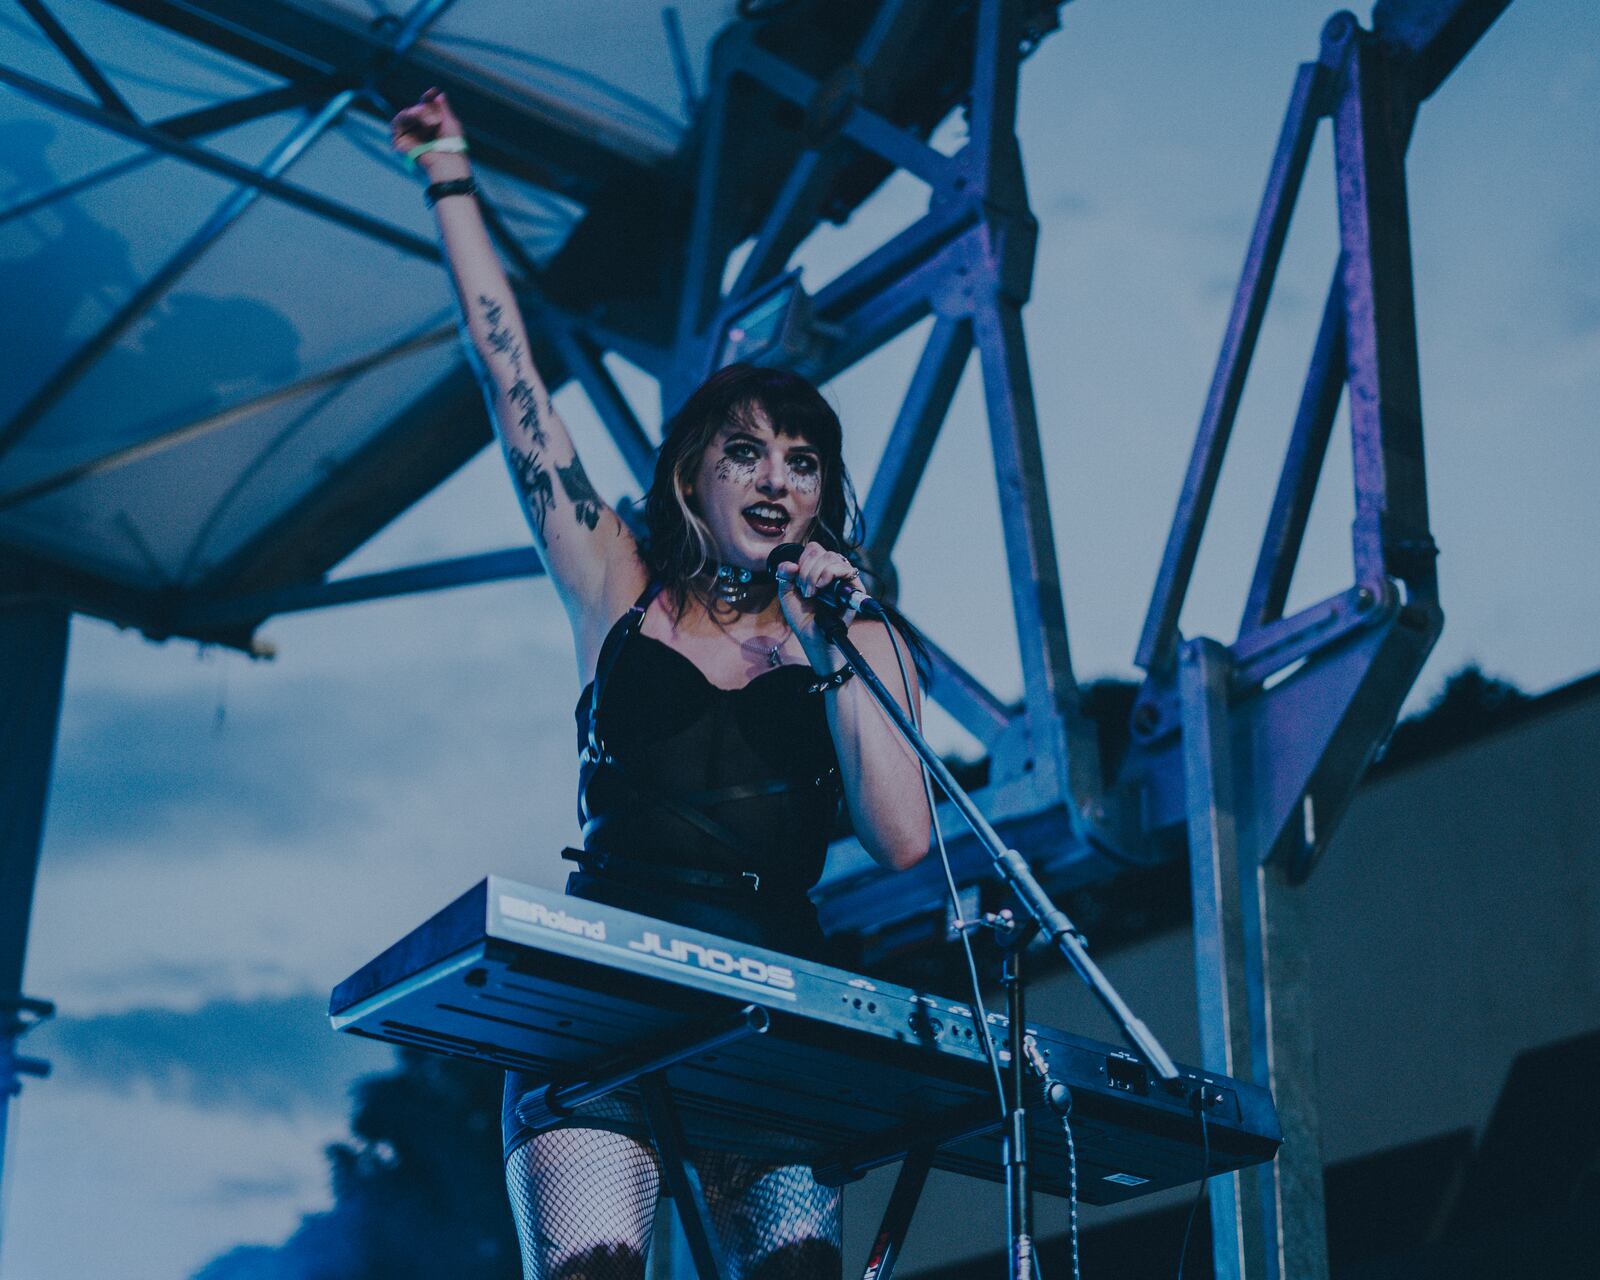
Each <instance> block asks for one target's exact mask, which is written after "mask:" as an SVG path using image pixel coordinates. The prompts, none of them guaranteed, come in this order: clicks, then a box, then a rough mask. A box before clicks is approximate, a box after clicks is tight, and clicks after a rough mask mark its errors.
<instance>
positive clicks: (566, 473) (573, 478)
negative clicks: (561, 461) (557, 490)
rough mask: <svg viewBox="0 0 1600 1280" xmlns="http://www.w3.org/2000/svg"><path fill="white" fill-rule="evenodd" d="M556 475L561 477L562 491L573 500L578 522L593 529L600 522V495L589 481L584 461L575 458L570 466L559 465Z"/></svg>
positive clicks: (573, 508)
mask: <svg viewBox="0 0 1600 1280" xmlns="http://www.w3.org/2000/svg"><path fill="white" fill-rule="evenodd" d="M556 475H558V476H559V477H560V478H561V492H562V493H564V494H566V495H567V498H568V499H569V500H570V501H571V503H572V510H573V513H574V514H575V515H576V516H577V517H578V523H579V524H581V525H587V526H588V527H589V528H591V529H593V528H594V527H595V525H597V524H599V523H600V495H599V494H598V493H596V492H595V491H594V486H593V485H592V484H590V483H589V477H588V475H587V474H586V473H585V472H584V469H583V463H581V462H579V461H578V460H577V459H576V458H574V459H573V460H572V465H571V466H570V467H563V466H560V465H557V467H556Z"/></svg>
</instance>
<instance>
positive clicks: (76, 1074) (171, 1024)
mask: <svg viewBox="0 0 1600 1280" xmlns="http://www.w3.org/2000/svg"><path fill="white" fill-rule="evenodd" d="M30 1047H31V1048H34V1049H36V1050H37V1051H38V1052H40V1053H41V1054H43V1055H44V1056H47V1057H49V1058H50V1059H51V1060H52V1061H53V1062H54V1064H55V1067H56V1071H57V1073H58V1074H59V1075H60V1076H61V1077H62V1079H63V1081H65V1082H68V1083H71V1082H73V1081H76V1082H77V1083H78V1084H79V1085H88V1086H91V1087H98V1088H100V1089H102V1090H109V1091H111V1092H114V1093H123V1094H127V1093H137V1092H139V1091H140V1090H141V1089H148V1090H150V1091H152V1092H153V1093H154V1094H155V1095H156V1096H157V1097H159V1098H161V1099H164V1100H170V1101H176V1102H180V1103H184V1104H187V1105H190V1106H194V1107H200V1108H219V1107H220V1108H233V1109H235V1110H245V1111H266V1112H276V1113H286V1112H290V1111H296V1110H300V1109H310V1110H315V1111H333V1112H343V1111H344V1110H345V1108H346V1107H347V1098H346V1095H347V1092H348V1085H349V1082H350V1080H351V1079H352V1078H353V1077H355V1076H358V1075H362V1074H365V1073H368V1072H373V1071H382V1070H386V1069H387V1068H388V1066H389V1061H390V1060H389V1054H388V1052H387V1051H386V1050H383V1049H381V1048H379V1047H377V1046H375V1045H373V1044H372V1043H371V1042H370V1041H365V1040H358V1039H356V1038H355V1037H353V1036H342V1035H338V1034H336V1033H335V1032H334V1031H332V1030H331V1029H330V1028H329V1026H328V1019H327V1001H326V999H325V998H324V997H323V996H321V995H316V994H312V993H310V992H306V993H301V994H297V995H293V996H287V997H283V998H273V999H262V1000H213V1001H210V1002H209V1003H207V1004H204V1005H202V1006H200V1007H199V1008H198V1009H195V1010H193V1011H192V1012H183V1011H179V1010H173V1009H150V1008H144V1009H130V1010H127V1011H125V1012H120V1013H106V1014H97V1015H94V1016H91V1017H81V1018H74V1017H62V1018H58V1019H57V1020H55V1021H54V1022H50V1023H47V1024H45V1026H44V1027H42V1028H40V1029H39V1031H37V1032H36V1033H35V1035H34V1037H33V1039H32V1041H31V1043H30ZM254 1176H255V1175H252V1177H254ZM246 1190H248V1189H247V1188H245V1187H244V1186H243V1184H242V1183H241V1184H240V1186H236V1187H233V1188H232V1189H231V1190H228V1189H219V1191H218V1194H231V1195H234V1196H235V1197H237V1196H239V1195H241V1194H244V1193H245V1191H246ZM277 1193H278V1192H277V1191H276V1190H275V1191H273V1192H272V1194H277ZM252 1194H256V1195H265V1194H268V1193H267V1192H266V1191H263V1190H262V1189H261V1188H260V1187H259V1186H257V1187H256V1189H255V1191H254V1192H252Z"/></svg>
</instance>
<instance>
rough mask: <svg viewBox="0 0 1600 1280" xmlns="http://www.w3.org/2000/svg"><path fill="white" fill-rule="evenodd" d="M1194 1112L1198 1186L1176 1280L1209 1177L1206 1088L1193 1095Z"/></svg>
mask: <svg viewBox="0 0 1600 1280" xmlns="http://www.w3.org/2000/svg"><path fill="white" fill-rule="evenodd" d="M1195 1110H1196V1111H1198V1112H1199V1114H1200V1186H1199V1188H1198V1189H1197V1190H1196V1191H1195V1193H1194V1203H1193V1204H1191V1205H1190V1206H1189V1220H1188V1221H1187V1222H1186V1223H1184V1224H1183V1248H1181V1249H1179V1250H1178V1280H1183V1264H1184V1261H1185V1260H1186V1259H1187V1258H1188V1256H1189V1232H1190V1231H1192V1230H1193V1229H1194V1215H1195V1212H1196V1211H1197V1210H1198V1209H1199V1208H1200V1201H1201V1200H1203V1199H1204V1198H1205V1194H1206V1183H1207V1182H1208V1181H1209V1180H1210V1176H1211V1130H1210V1129H1209V1128H1207V1127H1206V1086H1205V1085H1203V1084H1202V1085H1201V1086H1200V1089H1199V1092H1197V1093H1196V1094H1195Z"/></svg>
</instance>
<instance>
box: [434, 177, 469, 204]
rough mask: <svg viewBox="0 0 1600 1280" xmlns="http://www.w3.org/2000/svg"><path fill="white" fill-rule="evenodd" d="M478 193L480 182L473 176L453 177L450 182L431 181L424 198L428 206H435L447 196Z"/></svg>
mask: <svg viewBox="0 0 1600 1280" xmlns="http://www.w3.org/2000/svg"><path fill="white" fill-rule="evenodd" d="M477 194H478V184H477V183H476V182H474V181H473V180H472V179H471V178H451V179H450V181H449V182H430V183H429V184H428V188H427V190H426V191H424V192H423V193H422V198H423V199H424V200H426V201H427V202H428V208H430V209H431V208H433V206H434V205H436V204H438V203H439V201H441V200H443V199H445V198H446V197H447V196H475V195H477Z"/></svg>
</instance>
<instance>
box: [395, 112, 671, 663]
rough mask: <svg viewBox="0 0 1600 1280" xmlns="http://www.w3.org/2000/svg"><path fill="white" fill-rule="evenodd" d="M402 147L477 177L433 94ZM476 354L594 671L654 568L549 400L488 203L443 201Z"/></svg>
mask: <svg viewBox="0 0 1600 1280" xmlns="http://www.w3.org/2000/svg"><path fill="white" fill-rule="evenodd" d="M390 133H391V138H392V141H393V145H394V147H395V150H397V151H399V152H401V153H407V152H410V151H412V150H413V149H414V148H416V147H418V146H419V145H421V144H425V143H432V144H440V143H442V145H440V146H437V147H436V149H433V150H429V151H426V152H424V153H423V154H420V155H418V156H417V157H416V160H417V165H418V167H419V168H421V169H422V170H423V171H424V173H426V175H427V177H428V181H429V183H430V184H440V183H446V184H465V183H466V182H467V181H468V180H469V179H471V177H472V166H471V163H470V162H469V160H468V159H467V154H466V151H465V149H464V148H465V144H464V142H457V141H453V140H455V139H462V138H463V132H462V128H461V122H460V121H459V120H457V119H456V117H455V114H454V113H453V112H452V111H451V110H450V104H449V102H448V101H447V100H446V99H445V96H444V94H443V93H441V92H439V91H438V90H435V89H430V90H429V91H428V92H427V93H425V94H424V95H423V96H422V100H421V101H420V102H418V103H417V104H416V105H415V106H413V107H407V108H406V109H405V110H404V111H402V112H401V113H400V114H399V115H397V116H396V117H395V118H394V120H393V121H392V122H391V125H390ZM434 215H435V217H436V218H437V219H438V224H439V232H440V235H441V237H442V238H443V241H444V250H445V257H446V259H447V261H448V262H449V266H450V277H451V280H452V281H453V282H454V284H455V289H456V297H457V299H458V301H459V302H460V304H461V314H462V319H463V320H464V322H465V325H466V330H467V336H468V339H469V349H470V352H471V355H472V359H473V362H474V367H475V368H476V370H477V373H478V377H479V381H480V382H481V383H482V385H483V393H484V398H485V400H486V402H487V403H488V406H489V413H490V417H491V419H492V420H493V422H494V425H495V431H496V434H497V435H498V436H499V438H500V444H501V446H502V448H503V449H504V451H505V458H506V464H507V466H508V467H509V468H510V471H511V478H512V481H513V482H514V484H515V485H516V489H517V494H518V496H519V497H520V498H521V499H522V506H523V510H524V511H525V512H526V514H527V517H528V525H529V527H530V528H531V529H532V530H533V538H534V542H535V544H536V545H537V546H538V548H539V555H540V557H541V558H542V559H543V560H544V564H545V568H546V570H547V571H548V572H549V574H550V577H551V579H552V580H553V581H554V582H555V586H556V590H557V591H558V592H559V593H560V596H561V600H562V603H563V604H564V605H565V606H566V609H567V613H568V616H569V617H570V618H571V619H572V627H573V632H574V635H575V636H576V638H577V643H578V663H579V667H580V668H581V669H582V670H583V671H584V673H585V674H588V673H590V672H592V671H593V668H594V659H595V655H596V654H597V653H598V652H599V648H600V642H601V639H602V638H603V637H604V635H605V632H606V629H607V628H608V627H609V626H610V624H611V622H612V620H613V619H614V618H616V617H617V616H618V615H620V614H621V613H622V612H623V610H625V609H626V608H627V607H628V605H629V604H631V603H632V602H633V600H634V598H635V597H636V596H637V595H638V594H639V592H640V591H642V590H643V589H644V585H645V570H644V567H643V565H642V563H641V561H640V559H639V551H638V547H637V546H636V545H635V543H634V539H633V535H632V534H631V533H630V532H629V530H628V528H627V526H626V525H624V524H623V523H622V521H621V520H620V519H619V518H618V517H617V514H616V512H614V511H613V510H612V509H611V508H610V506H608V505H607V504H606V503H605V502H603V501H602V500H601V498H600V495H599V494H597V493H596V492H595V490H594V486H593V485H591V484H590V483H589V477H588V476H587V475H586V474H585V473H584V470H583V463H582V462H581V461H580V460H579V458H578V452H577V449H576V448H575V447H574V446H573V443H572V437H571V435H570V434H568V432H567V428H566V424H565V423H563V422H562V421H561V418H560V416H559V415H558V414H557V413H556V411H555V408H554V407H553V405H552V404H551V402H550V393H549V392H548V390H547V389H546V388H545V385H544V381H543V379H541V378H540V376H539V371H538V370H537V369H536V368H535V367H534V364H533V358H532V355H531V354H530V352H529V348H528V335H527V331H526V329H525V327H524V325H523V321H522V313H521V311H520V309H519V308H518V306H517V302H516V299H515V297H514V296H513V295H512V291H511V284H510V281H509V280H507V278H506V273H505V268H504V267H503V266H502V265H501V263H500V258H499V255H498V254H496V252H495V250H494V246H493V244H492V243H491V242H490V239H489V233H488V229H487V228H486V226H485V225H484V221H483V214H482V212H481V211H480V210H479V208H478V202H477V200H476V199H475V198H474V197H473V196H472V195H470V194H448V195H442V196H441V197H440V198H438V199H437V200H436V202H435V204H434Z"/></svg>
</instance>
